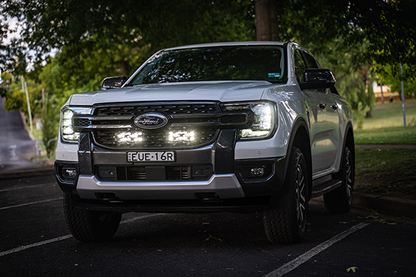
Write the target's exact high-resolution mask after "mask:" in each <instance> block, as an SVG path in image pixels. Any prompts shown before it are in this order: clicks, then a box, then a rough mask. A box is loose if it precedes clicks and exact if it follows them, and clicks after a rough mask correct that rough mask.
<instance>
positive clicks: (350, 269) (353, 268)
mask: <svg viewBox="0 0 416 277" xmlns="http://www.w3.org/2000/svg"><path fill="white" fill-rule="evenodd" d="M357 269H358V267H355V266H352V267H349V268H347V269H346V271H347V272H351V271H352V272H354V273H355V272H356V271H357Z"/></svg>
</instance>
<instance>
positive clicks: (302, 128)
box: [283, 117, 312, 193]
mask: <svg viewBox="0 0 416 277" xmlns="http://www.w3.org/2000/svg"><path fill="white" fill-rule="evenodd" d="M302 133H303V135H302ZM294 145H296V146H297V147H298V148H300V149H301V150H302V153H303V154H304V155H305V159H306V163H307V164H306V166H307V168H308V178H309V185H310V186H311V185H312V155H311V151H310V149H311V143H310V139H309V128H308V124H307V122H306V120H305V119H304V118H303V117H299V118H298V119H296V121H295V123H294V124H293V128H292V131H291V132H290V138H289V143H288V147H287V149H286V162H285V166H284V172H283V180H285V179H286V173H287V168H288V164H289V160H290V157H289V156H290V152H291V149H292V147H293V146H294ZM309 191H310V193H311V188H309Z"/></svg>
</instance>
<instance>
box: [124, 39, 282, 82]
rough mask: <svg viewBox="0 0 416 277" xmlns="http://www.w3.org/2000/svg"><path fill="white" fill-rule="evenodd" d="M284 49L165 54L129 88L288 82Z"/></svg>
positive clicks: (243, 48) (240, 48)
mask: <svg viewBox="0 0 416 277" xmlns="http://www.w3.org/2000/svg"><path fill="white" fill-rule="evenodd" d="M284 53H285V51H284V48H283V47H282V46H228V47H211V48H193V49H182V50H173V51H162V52H160V53H158V54H157V55H155V56H153V58H152V59H151V60H150V61H148V63H147V64H146V65H145V66H144V67H143V68H142V69H141V70H140V72H139V73H138V74H137V75H136V76H135V77H134V79H133V80H132V81H131V82H130V83H129V84H128V85H140V84H152V83H168V82H189V81H218V80H267V81H270V82H286V74H285V55H284Z"/></svg>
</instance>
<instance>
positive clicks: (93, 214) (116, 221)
mask: <svg viewBox="0 0 416 277" xmlns="http://www.w3.org/2000/svg"><path fill="white" fill-rule="evenodd" d="M75 197H77V196H76V195H73V194H70V193H64V214H65V218H66V221H67V223H68V226H69V229H70V231H71V233H72V235H73V236H74V238H76V239H77V240H79V241H83V242H92V241H104V240H109V239H111V238H112V237H113V236H114V234H115V233H116V231H117V229H118V226H119V225H120V220H121V214H120V213H116V212H101V211H89V210H86V209H81V208H78V207H76V206H75V205H74V202H75Z"/></svg>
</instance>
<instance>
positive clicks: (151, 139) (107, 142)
mask: <svg viewBox="0 0 416 277" xmlns="http://www.w3.org/2000/svg"><path fill="white" fill-rule="evenodd" d="M191 132H194V137H193V139H192V140H191V139H190V138H189V139H187V138H186V134H188V133H191ZM217 132H218V130H217V129H216V128H192V127H176V128H174V127H170V128H165V129H162V130H135V129H130V130H113V129H107V130H101V131H95V132H93V135H94V140H95V141H96V142H97V143H98V144H100V145H102V146H105V147H109V148H117V149H131V148H146V149H147V148H149V149H150V148H167V147H174V148H191V147H198V146H201V145H205V144H209V143H211V142H212V141H214V139H215V138H216V135H217ZM172 134H178V135H182V139H181V138H178V139H177V140H172V137H171V136H172Z"/></svg>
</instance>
